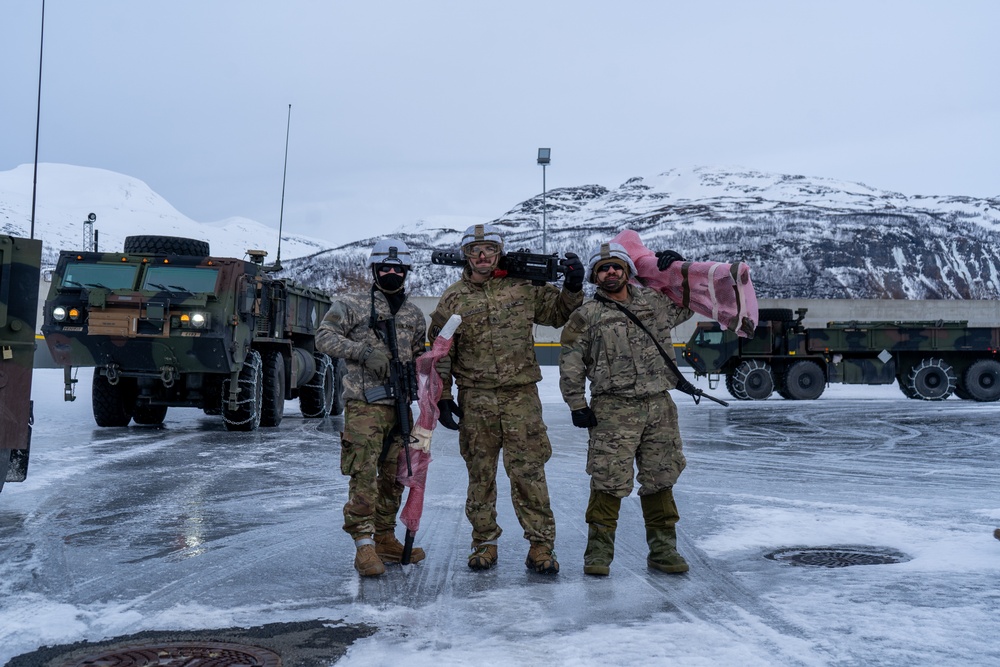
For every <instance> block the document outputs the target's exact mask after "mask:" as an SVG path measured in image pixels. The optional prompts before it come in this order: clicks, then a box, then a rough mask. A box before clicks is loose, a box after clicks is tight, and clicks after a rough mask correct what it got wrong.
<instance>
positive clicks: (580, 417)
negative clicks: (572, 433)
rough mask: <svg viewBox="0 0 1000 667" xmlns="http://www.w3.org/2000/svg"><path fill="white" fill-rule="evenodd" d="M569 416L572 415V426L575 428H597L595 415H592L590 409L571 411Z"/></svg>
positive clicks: (592, 412)
mask: <svg viewBox="0 0 1000 667" xmlns="http://www.w3.org/2000/svg"><path fill="white" fill-rule="evenodd" d="M571 414H572V415H573V426H576V427H577V428H591V427H592V426H597V415H595V414H594V411H593V410H591V409H590V407H586V408H580V409H579V410H573V412H572V413H571Z"/></svg>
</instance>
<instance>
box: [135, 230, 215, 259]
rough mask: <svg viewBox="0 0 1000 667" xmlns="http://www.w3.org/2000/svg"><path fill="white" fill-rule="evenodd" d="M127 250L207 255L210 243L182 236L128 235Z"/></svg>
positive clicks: (149, 252)
mask: <svg viewBox="0 0 1000 667" xmlns="http://www.w3.org/2000/svg"><path fill="white" fill-rule="evenodd" d="M125 252H134V253H138V254H156V255H190V256H193V257H207V256H208V255H210V254H211V253H210V252H209V245H208V242H207V241H199V240H198V239H186V238H184V237H182V236H146V235H142V236H126V237H125Z"/></svg>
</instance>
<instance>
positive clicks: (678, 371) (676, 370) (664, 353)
mask: <svg viewBox="0 0 1000 667" xmlns="http://www.w3.org/2000/svg"><path fill="white" fill-rule="evenodd" d="M594 299H596V300H597V301H600V302H601V303H609V304H611V305H613V306H615V307H617V308H618V310H620V311H622V312H623V313H624V314H625V316H626V317H628V318H629V319H630V320H632V321H633V322H635V325H636V326H637V327H639V328H640V329H642V331H644V332H645V334H646V335H647V336H649V339H650V340H652V341H653V345H655V346H656V349H657V351H658V352H659V353H660V356H661V357H663V360H664V361H665V362H667V368H669V369H670V370H671V372H673V374H674V375H676V376H677V382H678V384H679V383H680V382H683V381H684V376H683V375H681V369H679V368H677V364H675V363H674V360H673V359H671V358H670V355H668V354H667V351H666V350H664V349H663V346H662V345H660V341H658V340H656V336H654V335H653V333H652V332H651V331H650V330H649V329H647V328H646V326H645V325H644V324H643V323H642V322H640V321H639V318H638V317H636V315H635V313H633V312H632V311H631V310H629V309H628V308H626V307H625V306H623V305H621V304H620V303H618V302H617V301H614V300H613V299H609V298H607V297H606V296H602V295H600V294H595V295H594Z"/></svg>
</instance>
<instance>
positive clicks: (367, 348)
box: [316, 239, 425, 576]
mask: <svg viewBox="0 0 1000 667" xmlns="http://www.w3.org/2000/svg"><path fill="white" fill-rule="evenodd" d="M410 265H411V260H410V251H409V250H408V249H407V247H406V244H404V243H403V242H402V241H398V240H395V239H387V240H382V241H379V242H378V243H377V244H376V245H375V247H374V249H373V250H372V253H371V256H370V257H369V259H368V266H369V267H371V271H372V278H373V283H372V289H371V293H370V294H355V295H350V296H345V297H343V298H341V299H338V300H335V301H334V302H333V304H332V305H331V307H330V310H329V311H328V312H327V314H326V316H325V317H324V318H323V323H322V324H321V325H320V328H319V331H318V332H317V333H316V347H318V348H319V349H320V350H321V351H322V352H325V353H326V354H328V355H330V356H331V357H338V358H341V359H344V360H345V361H346V363H347V374H346V375H345V376H344V400H345V407H344V432H343V433H342V434H341V449H340V470H341V472H342V473H343V474H345V475H350V477H351V480H350V483H349V485H348V499H347V504H346V505H344V530H345V531H346V532H347V533H348V534H349V535H351V537H353V538H354V542H355V545H356V546H357V554H356V556H355V559H354V567H355V569H356V570H357V571H358V572H359V573H360V574H361V575H362V576H377V575H380V574H382V573H383V572H385V565H384V563H398V562H400V560H401V558H402V554H403V545H402V544H400V542H399V540H398V539H396V536H395V527H396V515H397V514H398V512H399V506H400V499H401V498H402V495H403V486H402V485H401V484H400V483H399V482H397V481H396V467H397V464H396V461H397V458H398V456H399V451H400V448H401V447H402V441H401V439H400V434H399V426H398V424H397V423H396V422H397V416H396V415H397V413H396V408H395V405H394V403H393V401H392V399H381V400H378V401H375V402H373V403H368V402H367V401H366V400H365V391H366V390H368V389H372V388H376V387H379V386H381V385H383V384H384V382H385V381H386V378H387V373H388V369H389V360H390V350H389V347H388V345H387V344H386V330H387V327H389V326H391V325H392V323H393V322H394V323H395V328H396V338H397V346H398V354H399V360H400V361H402V362H404V363H405V362H409V361H413V360H414V359H416V358H417V357H418V356H419V355H420V354H422V353H423V352H424V326H425V322H424V316H423V313H421V311H420V309H419V308H417V307H416V306H415V305H413V304H412V303H410V302H409V301H407V299H406V293H405V291H404V289H403V283H404V281H405V280H406V274H407V272H408V271H409V269H410ZM414 398H415V397H414ZM424 555H425V554H424V550H423V549H420V548H419V547H415V548H414V549H413V552H412V554H411V556H410V562H413V563H416V562H418V561H420V560H423V558H424Z"/></svg>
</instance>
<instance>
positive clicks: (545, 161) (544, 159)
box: [538, 148, 552, 255]
mask: <svg viewBox="0 0 1000 667" xmlns="http://www.w3.org/2000/svg"><path fill="white" fill-rule="evenodd" d="M551 157H552V149H551V148H539V149H538V164H540V165H542V254H543V255H547V254H548V251H547V249H546V243H545V241H546V239H545V236H546V228H545V227H546V224H545V210H546V208H548V207H547V206H546V204H545V167H547V166H548V165H549V161H550V159H551Z"/></svg>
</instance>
